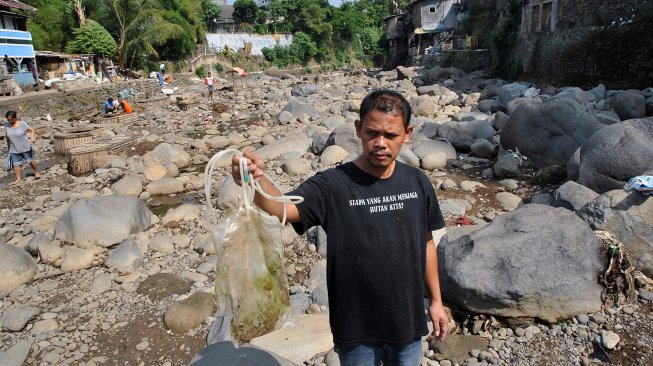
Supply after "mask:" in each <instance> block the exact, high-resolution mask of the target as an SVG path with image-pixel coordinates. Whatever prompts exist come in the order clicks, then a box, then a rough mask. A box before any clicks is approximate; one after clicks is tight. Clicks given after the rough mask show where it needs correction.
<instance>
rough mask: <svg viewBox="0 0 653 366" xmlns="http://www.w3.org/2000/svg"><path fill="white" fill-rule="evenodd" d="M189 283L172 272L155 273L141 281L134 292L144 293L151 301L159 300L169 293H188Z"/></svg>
mask: <svg viewBox="0 0 653 366" xmlns="http://www.w3.org/2000/svg"><path fill="white" fill-rule="evenodd" d="M190 289H191V284H190V283H189V282H188V281H186V280H184V279H183V278H181V277H178V276H175V275H174V274H172V273H157V274H154V275H152V276H150V277H148V278H146V279H145V281H143V282H142V283H141V284H140V285H139V286H138V288H137V289H136V292H137V293H139V294H143V295H146V296H147V297H149V298H150V299H152V301H161V300H163V299H164V298H166V297H168V296H170V295H174V294H177V295H182V294H185V293H188V292H189V291H190Z"/></svg>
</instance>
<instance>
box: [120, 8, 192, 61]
mask: <svg viewBox="0 0 653 366" xmlns="http://www.w3.org/2000/svg"><path fill="white" fill-rule="evenodd" d="M109 7H110V8H111V12H110V13H111V15H112V16H113V17H114V19H113V20H114V21H115V23H114V24H115V26H116V30H117V36H118V37H117V38H118V63H119V64H120V66H122V67H125V66H126V64H127V62H129V64H130V67H131V66H133V63H134V60H135V58H136V56H137V55H138V54H145V55H147V56H158V53H157V52H156V49H155V46H158V45H161V44H164V43H165V42H166V41H167V40H168V39H170V38H173V37H176V36H178V35H180V34H181V33H182V32H183V29H182V28H181V27H180V26H179V25H176V24H173V23H170V22H169V21H167V20H165V19H164V12H165V10H163V8H162V7H161V5H160V4H159V2H158V1H157V0H110V3H109Z"/></svg>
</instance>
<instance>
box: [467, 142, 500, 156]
mask: <svg viewBox="0 0 653 366" xmlns="http://www.w3.org/2000/svg"><path fill="white" fill-rule="evenodd" d="M470 149H471V151H472V154H474V156H477V157H479V158H486V159H491V158H492V157H493V156H494V151H495V150H496V146H495V145H494V144H493V143H491V142H490V141H488V140H486V139H477V140H476V141H474V143H473V144H472V146H470Z"/></svg>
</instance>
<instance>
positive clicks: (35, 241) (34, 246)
mask: <svg viewBox="0 0 653 366" xmlns="http://www.w3.org/2000/svg"><path fill="white" fill-rule="evenodd" d="M52 240H53V237H52V235H51V234H37V235H35V236H34V237H33V238H32V239H30V240H29V242H28V243H27V246H26V247H25V249H26V250H27V251H28V252H29V254H31V255H32V256H37V255H39V246H40V245H41V244H50V243H52Z"/></svg>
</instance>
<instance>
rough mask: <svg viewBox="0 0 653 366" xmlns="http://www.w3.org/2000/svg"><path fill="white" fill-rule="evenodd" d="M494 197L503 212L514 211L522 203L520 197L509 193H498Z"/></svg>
mask: <svg viewBox="0 0 653 366" xmlns="http://www.w3.org/2000/svg"><path fill="white" fill-rule="evenodd" d="M496 197H497V201H499V204H500V205H501V207H503V209H504V210H514V209H516V208H517V207H519V205H520V204H521V203H522V199H521V197H519V196H517V195H515V194H512V193H510V192H499V193H497V195H496Z"/></svg>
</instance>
